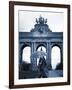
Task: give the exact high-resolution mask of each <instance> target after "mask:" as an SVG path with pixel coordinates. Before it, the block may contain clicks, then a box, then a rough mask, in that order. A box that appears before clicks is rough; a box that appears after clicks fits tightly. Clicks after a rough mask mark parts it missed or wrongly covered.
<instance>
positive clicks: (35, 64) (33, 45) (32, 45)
mask: <svg viewBox="0 0 72 90" xmlns="http://www.w3.org/2000/svg"><path fill="white" fill-rule="evenodd" d="M35 51H36V46H35V42H32V44H31V55H32V54H33V53H34V52H35ZM31 65H32V70H33V71H36V70H37V60H36V58H31Z"/></svg>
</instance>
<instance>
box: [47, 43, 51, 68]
mask: <svg viewBox="0 0 72 90" xmlns="http://www.w3.org/2000/svg"><path fill="white" fill-rule="evenodd" d="M46 61H47V67H48V69H49V70H50V69H52V67H51V44H50V42H47V60H46Z"/></svg>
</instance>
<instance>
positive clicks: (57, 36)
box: [19, 16, 63, 70]
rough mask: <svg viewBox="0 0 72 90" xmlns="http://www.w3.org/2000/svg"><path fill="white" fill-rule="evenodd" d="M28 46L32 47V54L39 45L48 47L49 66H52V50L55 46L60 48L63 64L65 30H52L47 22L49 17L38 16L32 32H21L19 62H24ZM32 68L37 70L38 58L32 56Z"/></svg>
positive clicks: (49, 67) (50, 67) (47, 60)
mask: <svg viewBox="0 0 72 90" xmlns="http://www.w3.org/2000/svg"><path fill="white" fill-rule="evenodd" d="M26 46H30V47H31V54H33V53H34V52H35V51H37V49H38V47H39V46H44V47H45V48H46V53H47V56H46V63H47V68H48V69H49V70H50V69H52V66H51V50H52V48H53V47H54V46H58V47H59V48H60V54H61V64H63V32H52V31H51V30H50V28H49V26H48V24H47V19H44V18H43V17H41V16H40V17H39V18H38V19H37V18H36V24H35V25H34V28H33V29H32V30H31V31H30V32H19V63H20V64H21V63H22V53H23V49H24V48H25V47H26ZM31 66H32V70H37V59H36V58H31Z"/></svg>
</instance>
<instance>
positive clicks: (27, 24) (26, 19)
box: [18, 10, 64, 32]
mask: <svg viewBox="0 0 72 90" xmlns="http://www.w3.org/2000/svg"><path fill="white" fill-rule="evenodd" d="M40 16H42V17H43V18H45V19H47V21H48V22H47V24H48V25H49V28H50V29H51V30H52V31H53V32H63V29H64V13H63V12H54V11H53V12H52V11H49V12H48V11H31V10H19V11H18V26H19V31H20V32H30V30H31V29H32V28H34V25H35V24H36V18H39V17H40Z"/></svg>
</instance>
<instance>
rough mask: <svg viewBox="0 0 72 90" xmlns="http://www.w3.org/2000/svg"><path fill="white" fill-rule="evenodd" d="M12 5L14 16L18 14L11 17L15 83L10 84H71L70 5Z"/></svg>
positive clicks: (16, 3) (17, 85)
mask: <svg viewBox="0 0 72 90" xmlns="http://www.w3.org/2000/svg"><path fill="white" fill-rule="evenodd" d="M10 5H11V6H13V8H12V7H10V9H13V11H12V12H11V11H10V15H11V14H13V16H14V17H13V20H12V19H11V18H10V27H12V29H14V31H13V32H14V35H13V36H14V37H13V38H14V53H13V55H14V60H13V61H12V60H10V62H12V63H13V65H11V66H10V68H11V69H12V72H13V74H12V73H11V74H10V81H11V80H14V83H11V82H10V84H11V85H12V86H10V87H13V86H16V87H21V86H22V87H23V86H24V87H27V85H28V87H29V86H30V85H33V86H42V85H45V84H46V86H48V85H49V86H52V85H55V84H57V85H59V84H60V85H63V84H69V79H70V78H69V73H68V72H69V71H68V70H69V64H70V61H69V60H68V59H69V54H68V53H69V49H68V46H69V43H68V42H69V41H68V40H69V33H68V30H69V24H68V23H69V17H68V16H69V13H70V12H69V6H66V5H55V4H39V3H25V2H24V3H22V2H21V3H20V2H14V3H12V2H10ZM10 17H11V16H10ZM11 20H12V21H11ZM12 24H13V25H12ZM12 29H11V30H12ZM11 77H13V78H11Z"/></svg>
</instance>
